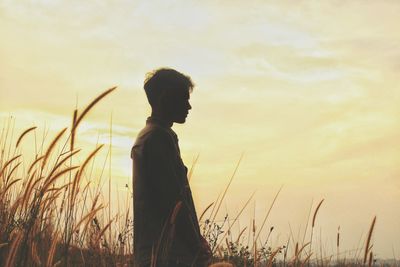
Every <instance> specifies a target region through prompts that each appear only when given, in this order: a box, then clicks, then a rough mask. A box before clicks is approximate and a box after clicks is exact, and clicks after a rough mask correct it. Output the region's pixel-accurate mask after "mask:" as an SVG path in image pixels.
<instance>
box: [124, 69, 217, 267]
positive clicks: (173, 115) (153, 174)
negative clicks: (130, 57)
mask: <svg viewBox="0 0 400 267" xmlns="http://www.w3.org/2000/svg"><path fill="white" fill-rule="evenodd" d="M193 86H194V85H193V82H192V80H191V78H190V77H189V76H186V75H184V74H182V73H180V72H178V71H176V70H173V69H168V68H162V69H158V70H156V71H154V72H152V73H150V74H149V75H148V76H147V78H146V80H145V83H144V90H145V92H146V95H147V99H148V102H149V104H150V106H151V108H152V112H151V116H150V117H149V118H148V119H147V121H146V126H145V127H144V129H142V130H141V131H140V133H139V134H138V136H137V139H136V141H135V144H134V146H133V148H132V152H131V157H132V160H133V188H134V262H135V266H137V267H142V266H146V267H147V266H174V267H178V266H179V267H180V266H182V267H183V266H207V263H208V262H209V261H210V258H211V250H210V247H209V245H208V243H207V241H206V240H205V239H204V238H203V237H202V236H201V234H200V228H199V224H198V219H197V215H196V210H195V206H194V203H193V198H192V193H191V191H190V186H189V183H188V179H187V168H186V166H185V165H184V163H183V162H182V159H181V156H180V150H179V145H178V137H177V135H176V134H175V132H174V131H173V130H172V129H171V127H172V125H173V123H185V121H186V117H187V115H188V113H189V110H190V109H191V108H192V107H191V106H190V103H189V98H190V93H191V92H192V90H193Z"/></svg>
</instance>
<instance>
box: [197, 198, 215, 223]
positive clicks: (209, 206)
mask: <svg viewBox="0 0 400 267" xmlns="http://www.w3.org/2000/svg"><path fill="white" fill-rule="evenodd" d="M212 205H214V202H212V203H211V204H210V205H208V206H207V208H205V209H204V211H203V212H202V213H201V215H200V217H199V221H201V219H202V218H203V216H204V214H206V212H207V211H208V210H209V209H210V208H211V206H212Z"/></svg>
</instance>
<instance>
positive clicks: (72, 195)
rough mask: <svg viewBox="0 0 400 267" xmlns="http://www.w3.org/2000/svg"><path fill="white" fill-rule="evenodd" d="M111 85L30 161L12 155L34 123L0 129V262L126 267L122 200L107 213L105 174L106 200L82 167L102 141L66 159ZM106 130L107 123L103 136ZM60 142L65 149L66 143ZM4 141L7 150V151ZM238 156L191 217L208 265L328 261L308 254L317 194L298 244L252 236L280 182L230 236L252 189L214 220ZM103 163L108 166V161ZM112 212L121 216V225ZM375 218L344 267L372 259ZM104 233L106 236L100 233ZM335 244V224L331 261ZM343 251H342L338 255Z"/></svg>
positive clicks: (127, 231) (299, 266) (128, 227)
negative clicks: (208, 254)
mask: <svg viewBox="0 0 400 267" xmlns="http://www.w3.org/2000/svg"><path fill="white" fill-rule="evenodd" d="M115 89H116V87H113V88H110V89H108V90H106V91H105V92H103V93H102V94H101V95H99V96H98V97H96V98H95V99H94V100H93V101H91V102H90V103H89V104H88V105H87V106H86V107H85V108H84V109H83V111H82V112H81V113H79V111H78V109H75V110H74V112H73V116H72V125H71V129H70V135H69V136H67V137H66V136H65V133H66V132H67V130H68V129H67V128H64V129H62V130H60V131H59V132H58V133H57V134H56V135H55V137H54V138H53V139H52V140H51V141H50V143H49V144H48V146H47V148H46V149H45V150H44V149H43V148H42V149H40V150H39V152H37V151H36V147H35V153H36V154H35V155H34V156H33V160H32V162H23V161H22V160H24V157H23V155H22V154H20V151H21V149H20V148H21V146H22V145H24V142H23V141H24V139H25V138H28V137H27V136H28V134H29V133H35V135H36V130H37V128H36V127H30V128H28V129H26V130H24V131H23V132H22V133H21V134H20V135H19V136H18V138H17V141H16V144H15V146H11V143H10V142H11V141H10V140H11V139H10V138H11V136H12V131H11V132H10V129H8V128H7V127H11V125H12V123H11V122H9V123H8V125H7V127H6V128H3V129H2V133H1V138H0V146H2V153H1V158H0V266H131V265H132V258H133V256H134V255H133V246H132V245H131V243H132V223H133V221H132V222H129V220H130V214H131V213H130V210H129V208H130V206H129V205H127V209H126V210H125V211H122V212H118V213H117V214H116V215H113V216H112V215H111V203H110V198H111V183H110V181H111V173H110V177H109V188H108V190H109V191H108V203H107V198H106V197H105V194H104V193H103V192H102V191H101V188H99V186H98V187H97V188H95V189H93V188H92V187H91V186H90V185H91V181H90V178H91V171H89V170H88V169H89V166H90V164H91V163H92V165H93V164H94V161H95V157H96V155H97V154H99V153H100V151H101V149H102V148H103V147H104V146H103V145H102V144H100V145H96V147H95V148H94V150H93V151H92V152H90V153H89V154H88V156H86V157H85V158H84V160H83V162H82V163H81V164H79V165H74V164H72V162H73V161H74V162H76V161H75V160H73V159H74V158H75V157H77V156H79V155H80V154H81V153H82V150H80V149H74V147H75V143H76V140H77V137H78V136H77V135H76V133H77V128H78V126H79V125H80V123H82V121H83V119H84V118H85V117H86V115H87V114H88V113H89V111H91V110H92V109H93V108H94V107H95V106H96V104H98V103H99V102H100V100H101V99H103V98H104V97H105V96H107V95H108V94H110V93H111V92H112V91H114V90H115ZM111 124H112V121H111ZM110 127H111V126H110ZM111 134H112V130H111V128H110V136H111ZM43 144H44V140H43ZM68 144H69V148H68V149H66V147H68ZM11 147H13V148H14V151H12V149H11ZM42 147H43V145H42ZM57 147H61V150H60V151H59V152H58V154H57V153H56V151H57V149H56V148H57ZM109 149H110V152H109V156H110V157H111V140H110V148H109ZM242 158H243V154H242V155H241V157H240V159H239V161H238V163H237V164H236V166H235V169H234V171H233V174H232V175H231V177H230V178H229V180H228V183H227V186H226V187H225V188H224V190H223V191H222V193H221V194H220V195H219V196H218V197H217V199H216V201H214V202H212V203H210V204H209V205H208V206H207V207H206V208H205V209H204V211H203V212H202V214H201V215H200V216H199V222H200V224H204V226H205V228H204V236H205V238H206V239H208V241H209V242H210V244H211V243H213V244H214V247H213V253H214V255H213V261H214V262H218V261H219V262H218V263H214V264H213V265H211V266H212V267H218V266H221V267H222V266H259V267H261V266H262V267H273V266H290V267H292V266H293V267H304V266H306V265H307V266H309V265H310V264H311V265H316V266H327V265H328V264H331V262H330V261H331V259H332V256H333V254H332V255H330V256H328V257H323V256H322V253H320V259H318V258H317V256H316V260H315V261H314V259H312V255H316V253H315V251H311V245H312V242H313V231H314V227H315V224H316V218H317V214H318V211H319V210H320V207H321V205H322V203H323V202H324V199H322V200H321V201H320V202H319V204H318V205H317V207H316V208H315V211H314V214H313V216H312V220H311V236H310V240H309V241H308V242H305V240H304V239H305V238H303V240H302V241H297V242H296V240H295V238H294V237H293V234H291V235H290V236H289V237H288V239H287V243H286V244H284V245H282V244H281V245H278V246H274V247H272V245H271V246H270V245H269V243H268V241H269V237H270V234H271V232H272V230H273V229H274V227H270V228H269V232H268V233H267V237H266V240H265V242H264V243H262V242H261V241H260V236H261V234H263V233H264V232H265V231H263V230H264V228H265V226H266V225H267V224H266V222H267V219H268V218H269V215H270V213H271V210H272V208H273V207H274V205H275V203H276V201H277V198H278V196H279V194H280V192H281V190H282V187H280V188H279V190H278V191H277V193H276V194H275V196H274V198H273V201H272V203H271V205H270V206H269V209H268V210H267V212H266V214H265V215H264V217H263V219H262V220H261V224H260V225H257V224H256V220H255V215H254V217H253V218H252V220H251V221H250V225H248V226H245V227H243V228H241V229H239V231H238V235H237V237H236V236H235V237H234V238H233V233H232V228H233V227H234V226H235V225H236V224H237V223H238V222H239V218H240V216H241V215H242V214H243V212H244V210H245V209H246V208H247V207H248V205H249V203H250V202H251V200H252V198H253V196H254V194H255V192H253V193H252V194H251V195H250V196H249V198H248V200H247V201H246V202H245V203H244V205H243V206H242V208H241V209H240V211H239V212H238V214H236V216H235V217H234V218H233V220H232V219H231V218H229V217H228V216H225V220H224V221H223V222H222V223H219V222H218V221H217V220H216V218H217V216H218V215H219V213H220V211H221V205H222V203H223V201H224V199H225V197H226V195H227V192H228V190H229V188H230V186H231V184H232V181H233V179H234V177H235V175H236V173H237V171H238V168H239V165H240V163H241V161H242ZM198 159H199V156H198V155H197V157H196V158H195V159H194V163H193V165H192V167H191V169H190V171H189V173H188V176H189V179H190V178H191V177H192V175H193V171H194V167H195V165H196V163H197V162H198ZM22 163H24V164H22ZM109 163H110V165H111V160H110V161H109ZM22 165H24V166H27V169H23V168H22V167H21V166H22ZM103 169H104V165H103ZM85 178H86V181H85ZM88 180H89V181H88ZM127 203H130V200H129V198H127ZM181 206H182V203H178V204H177V206H175V209H174V210H173V212H172V214H171V217H170V219H169V220H168V221H167V222H166V224H165V227H164V228H165V229H164V230H163V234H162V236H161V237H160V240H159V243H158V244H157V246H156V247H154V251H153V252H154V253H153V254H152V259H153V262H152V265H154V266H156V262H157V258H158V257H159V254H160V255H162V254H165V253H168V248H169V246H170V244H171V240H172V239H173V238H174V235H175V220H176V216H177V215H178V213H179V210H180V209H181ZM106 207H108V209H107V208H106ZM210 211H211V212H210ZM107 212H108V214H107ZM120 213H122V215H121V214H120ZM206 214H209V216H208V218H207V219H206V220H205V221H207V223H205V222H204V221H203V218H204V217H206ZM310 215H311V208H310V213H309V216H310ZM105 218H107V219H105ZM119 218H122V226H121V220H120V219H119ZM308 221H309V220H307V223H308ZM225 222H227V225H224V224H225ZM375 223H376V217H374V218H373V221H372V223H371V226H370V228H369V232H368V236H367V239H366V242H365V249H364V255H363V260H362V261H360V262H359V263H360V264H359V263H358V262H357V261H358V259H357V257H356V258H355V259H354V260H353V263H354V264H351V265H348V266H360V265H361V262H362V265H363V266H366V264H368V266H373V265H374V254H373V252H372V247H373V245H372V234H373V230H374V227H375ZM118 224H119V225H118ZM306 228H307V227H306ZM246 230H247V231H248V234H249V238H248V240H247V241H248V242H249V241H250V240H251V238H252V241H253V242H252V244H251V247H249V246H245V245H243V244H242V242H241V239H245V238H246V237H245V232H246ZM306 230H307V229H306ZM107 232H108V233H109V234H108V235H106V233H107ZM251 234H252V235H251ZM304 236H305V234H304ZM113 238H114V239H113ZM211 239H213V240H211ZM289 241H292V242H293V243H294V244H295V245H294V248H293V249H289ZM339 244H340V233H339V229H338V232H337V239H336V247H337V252H336V258H337V259H336V261H337V263H340V257H339V255H340V254H341V253H339ZM306 248H309V252H308V253H307V252H305V250H306ZM288 251H290V253H291V254H292V256H291V257H290V256H289V258H290V260H289V261H287V262H286V257H287V255H288ZM345 252H346V251H343V253H345ZM282 253H283V255H282V256H281V254H282ZM360 258H361V257H360ZM282 259H283V261H282Z"/></svg>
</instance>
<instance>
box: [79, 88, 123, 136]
mask: <svg viewBox="0 0 400 267" xmlns="http://www.w3.org/2000/svg"><path fill="white" fill-rule="evenodd" d="M116 88H117V86H114V87H112V88H110V89H108V90H106V91H105V92H104V93H102V94H101V95H99V96H98V97H96V98H95V99H94V100H93V101H92V102H90V104H89V105H87V106H86V108H85V109H84V110H83V112H82V114H81V115H79V117H78V118H77V119H76V122H75V124H74V130H75V129H76V128H77V127H78V125H79V123H80V122H81V121H82V119H83V118H84V117H85V116H86V114H87V113H88V112H89V111H90V110H91V109H92V108H93V107H94V106H95V105H96V104H97V103H98V102H99V101H100V100H101V99H103V98H104V97H105V96H106V95H108V94H109V93H111V92H112V91H114V90H115V89H116Z"/></svg>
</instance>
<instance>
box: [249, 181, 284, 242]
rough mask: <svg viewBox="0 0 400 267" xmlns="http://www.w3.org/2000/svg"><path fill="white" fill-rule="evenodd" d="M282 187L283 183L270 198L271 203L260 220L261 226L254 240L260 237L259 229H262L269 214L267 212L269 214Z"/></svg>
mask: <svg viewBox="0 0 400 267" xmlns="http://www.w3.org/2000/svg"><path fill="white" fill-rule="evenodd" d="M282 188H283V185H282V186H281V187H280V188H279V190H278V192H277V193H276V194H275V197H274V199H273V200H272V203H271V205H270V206H269V209H268V212H267V214H266V215H265V217H264V220H263V222H262V224H261V227H260V229H259V230H258V234H257V236H256V238H255V239H256V240H258V238H259V237H260V234H261V231H262V229H263V228H264V226H265V222H266V221H267V219H268V216H269V214H270V212H271V210H272V207H273V206H274V204H275V201H276V199H277V198H278V196H279V193H280V192H281V190H282Z"/></svg>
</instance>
